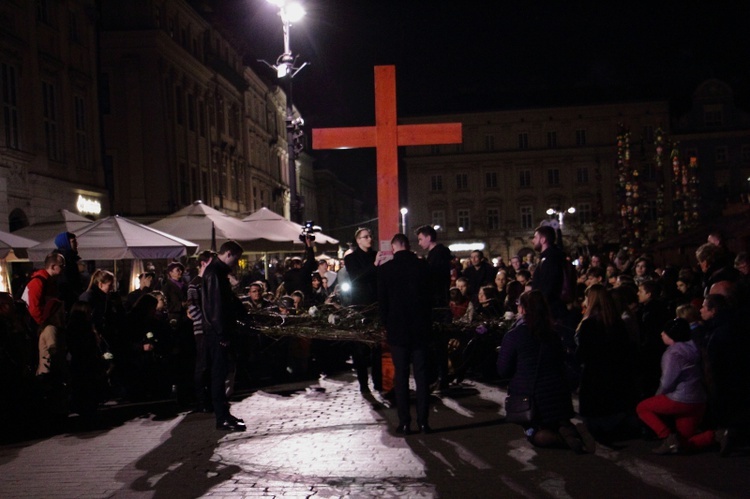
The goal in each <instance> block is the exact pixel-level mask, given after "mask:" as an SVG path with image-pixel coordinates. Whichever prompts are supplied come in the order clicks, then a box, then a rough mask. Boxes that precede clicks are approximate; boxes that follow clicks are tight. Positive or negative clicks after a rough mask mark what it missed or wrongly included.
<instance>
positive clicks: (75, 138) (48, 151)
mask: <svg viewBox="0 0 750 499" xmlns="http://www.w3.org/2000/svg"><path fill="white" fill-rule="evenodd" d="M95 20H96V7H95V2H94V1H93V0H60V1H56V2H51V1H39V2H29V1H24V0H7V1H3V2H2V3H0V33H1V36H0V75H1V79H0V95H2V106H3V110H2V118H0V229H2V230H6V231H7V230H15V229H19V228H22V227H25V226H26V225H29V224H30V223H34V222H35V221H38V220H40V219H43V218H45V217H48V216H50V215H52V214H53V213H55V212H56V211H57V210H59V209H60V208H65V209H68V210H70V211H74V212H79V213H83V214H87V215H100V214H107V213H108V212H109V209H110V207H109V204H108V198H107V195H106V188H105V178H104V170H103V168H102V161H101V148H100V134H99V128H100V121H99V104H98V92H97V31H96V21H95Z"/></svg>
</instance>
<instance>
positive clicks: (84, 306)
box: [68, 301, 94, 328]
mask: <svg viewBox="0 0 750 499" xmlns="http://www.w3.org/2000/svg"><path fill="white" fill-rule="evenodd" d="M93 315H94V309H93V308H91V304H90V303H89V302H86V301H77V302H75V303H74V304H73V306H71V307H70V313H69V314H68V328H71V327H75V326H79V325H81V326H82V325H84V324H87V325H88V326H89V327H90V326H91V320H92V318H93Z"/></svg>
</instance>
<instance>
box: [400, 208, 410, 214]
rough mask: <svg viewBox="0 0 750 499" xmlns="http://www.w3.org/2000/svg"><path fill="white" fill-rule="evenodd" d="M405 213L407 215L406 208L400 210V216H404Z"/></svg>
mask: <svg viewBox="0 0 750 499" xmlns="http://www.w3.org/2000/svg"><path fill="white" fill-rule="evenodd" d="M407 213H409V210H408V209H406V208H401V214H402V215H406V214H407Z"/></svg>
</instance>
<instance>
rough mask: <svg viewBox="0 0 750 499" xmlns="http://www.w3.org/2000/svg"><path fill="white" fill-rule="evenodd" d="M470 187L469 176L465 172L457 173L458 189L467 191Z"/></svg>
mask: <svg viewBox="0 0 750 499" xmlns="http://www.w3.org/2000/svg"><path fill="white" fill-rule="evenodd" d="M468 188H469V176H468V175H467V174H465V173H459V174H457V175H456V189H458V190H459V191H462V190H463V191H465V190H466V189H468Z"/></svg>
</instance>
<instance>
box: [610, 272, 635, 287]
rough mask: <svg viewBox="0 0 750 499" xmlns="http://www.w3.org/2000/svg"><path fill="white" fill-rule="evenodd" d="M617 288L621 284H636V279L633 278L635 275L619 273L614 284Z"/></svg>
mask: <svg viewBox="0 0 750 499" xmlns="http://www.w3.org/2000/svg"><path fill="white" fill-rule="evenodd" d="M613 286H614V287H615V288H619V287H620V286H635V281H634V280H633V276H631V275H628V274H619V275H618V276H617V277H616V278H615V283H614V285H613Z"/></svg>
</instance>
